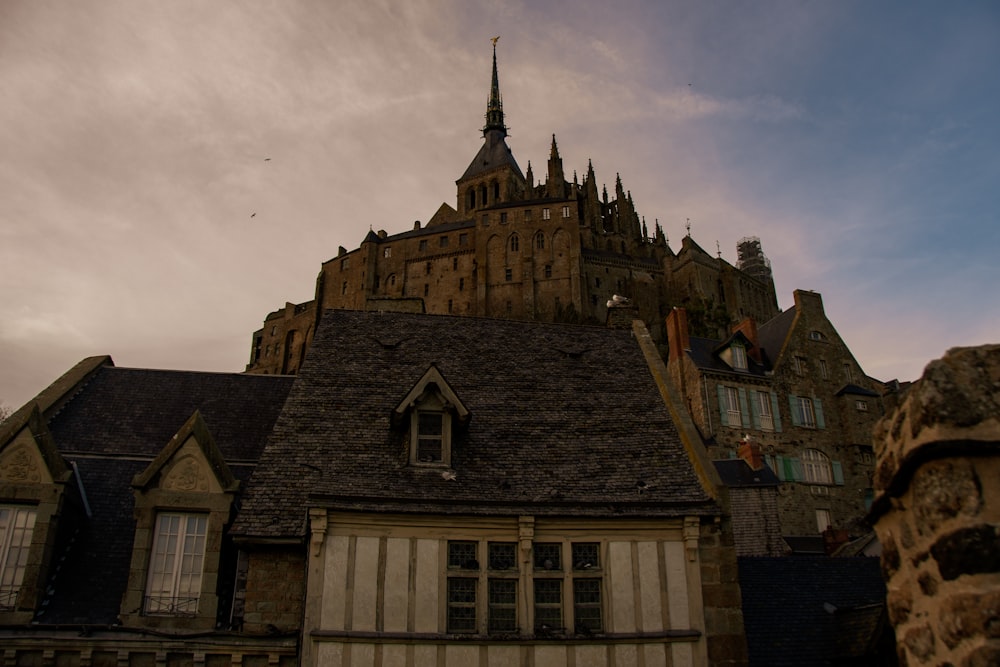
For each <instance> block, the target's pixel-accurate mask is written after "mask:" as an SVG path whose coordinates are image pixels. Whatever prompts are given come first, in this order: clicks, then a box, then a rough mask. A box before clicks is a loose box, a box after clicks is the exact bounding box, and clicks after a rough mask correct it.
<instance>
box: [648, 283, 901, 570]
mask: <svg viewBox="0 0 1000 667" xmlns="http://www.w3.org/2000/svg"><path fill="white" fill-rule="evenodd" d="M667 328H668V338H669V341H670V343H669V344H670V353H669V360H668V368H669V369H670V376H671V380H672V382H673V383H674V385H675V386H676V387H677V388H678V391H679V393H680V395H681V396H683V400H684V402H685V404H686V405H685V407H686V408H687V410H688V411H689V412H690V414H691V416H692V419H693V420H694V423H695V424H696V425H697V427H698V430H699V431H700V432H701V434H702V436H703V437H704V439H705V442H706V446H707V450H708V452H709V455H710V456H711V457H712V458H715V459H726V458H730V457H734V458H735V457H736V456H737V454H738V452H737V450H738V448H739V446H740V445H741V443H745V442H746V441H747V440H748V438H747V436H749V441H752V442H753V443H754V444H755V445H756V446H759V448H760V449H761V453H762V455H763V458H764V461H765V462H766V463H767V465H768V467H769V468H770V469H771V470H773V471H774V472H775V473H776V474H777V477H778V480H779V481H780V485H779V486H778V503H777V504H778V511H779V516H780V523H781V530H782V534H783V535H785V536H809V535H813V536H818V535H819V534H820V533H822V532H823V531H824V530H826V529H827V528H828V527H831V526H832V527H834V528H839V529H847V530H849V531H852V532H855V533H857V532H863V531H865V530H866V528H865V526H864V525H863V518H864V516H865V514H866V513H867V511H868V507H869V505H870V503H871V498H872V473H873V471H874V457H873V451H872V444H871V431H872V428H873V427H874V425H875V423H876V422H877V421H878V419H879V418H880V417H881V415H882V413H883V409H882V399H881V392H880V391H879V390H880V389H881V383H879V382H877V381H874V380H872V379H871V378H869V377H867V376H866V375H865V374H864V371H863V370H862V369H861V366H860V365H859V364H858V362H857V360H856V359H855V358H854V356H853V355H852V354H851V352H850V350H849V349H848V347H847V345H846V344H845V343H844V341H843V340H842V339H841V337H840V335H839V334H838V333H837V330H836V329H835V328H834V326H833V324H832V323H831V322H830V320H829V319H828V318H827V317H826V314H825V312H824V310H823V301H822V297H821V296H820V295H819V294H817V293H815V292H808V291H803V290H796V292H795V306H794V307H792V308H789V309H787V310H785V311H784V312H783V313H781V314H780V315H778V316H777V317H774V318H772V319H771V320H769V321H767V322H765V323H764V324H761V325H759V326H758V325H757V323H756V322H754V321H753V320H752V319H747V320H745V321H743V322H741V323H740V324H739V325H738V326H736V327H734V331H733V333H732V334H731V335H730V336H729V337H728V338H725V339H723V340H718V339H708V338H701V337H697V336H693V335H691V334H690V332H689V330H688V324H687V317H686V313H685V311H684V310H683V309H676V310H674V311H672V312H671V314H670V317H669V318H668V320H667ZM820 551H822V549H820Z"/></svg>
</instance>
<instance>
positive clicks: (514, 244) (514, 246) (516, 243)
mask: <svg viewBox="0 0 1000 667" xmlns="http://www.w3.org/2000/svg"><path fill="white" fill-rule="evenodd" d="M520 247H521V241H520V240H519V239H518V238H517V234H513V235H512V236H511V237H510V251H511V252H517V251H518V249H519V248H520Z"/></svg>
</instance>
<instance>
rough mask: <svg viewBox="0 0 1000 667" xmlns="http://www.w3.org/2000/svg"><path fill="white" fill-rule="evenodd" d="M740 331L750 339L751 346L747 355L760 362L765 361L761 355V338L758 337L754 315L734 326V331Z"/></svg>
mask: <svg viewBox="0 0 1000 667" xmlns="http://www.w3.org/2000/svg"><path fill="white" fill-rule="evenodd" d="M737 331H739V332H740V333H742V334H743V335H744V336H746V337H747V340H749V341H750V344H751V346H752V347H751V348H750V349H749V350H747V356H748V357H750V358H751V359H753V360H754V361H756V362H757V363H758V364H760V363H763V360H762V359H761V356H760V340H759V339H758V337H757V321H756V320H754V319H753V318H752V317H746V318H744V319H743V321H742V322H740V323H739V324H737V325H736V326H734V327H733V331H732V332H733V333H736V332H737Z"/></svg>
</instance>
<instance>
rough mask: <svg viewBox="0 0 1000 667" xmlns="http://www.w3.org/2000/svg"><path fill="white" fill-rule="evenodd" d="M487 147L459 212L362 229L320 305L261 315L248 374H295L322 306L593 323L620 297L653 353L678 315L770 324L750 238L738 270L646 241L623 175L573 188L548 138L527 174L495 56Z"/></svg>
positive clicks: (719, 327) (590, 177) (762, 275)
mask: <svg viewBox="0 0 1000 667" xmlns="http://www.w3.org/2000/svg"><path fill="white" fill-rule="evenodd" d="M483 138H484V141H483V145H482V147H481V148H480V149H479V151H478V152H477V153H476V155H475V157H474V158H473V159H472V161H471V162H470V163H469V165H468V167H467V168H466V169H465V171H464V172H463V173H462V175H461V176H460V177H459V178H458V179H457V180H456V182H455V184H456V198H455V200H454V201H455V205H454V206H452V205H450V204H447V203H443V204H441V206H440V208H439V209H438V210H437V212H436V213H435V214H434V215H433V217H431V219H430V220H429V221H428V222H427V224H426V225H422V224H421V223H420V222H417V223H414V225H413V228H412V229H411V230H408V231H404V232H400V233H395V234H387V233H386V232H385V231H378V232H375V231H369V232H368V234H367V235H366V236H365V237H364V239H363V240H362V241H361V245H360V246H359V247H358V248H356V249H354V250H350V251H348V250H346V249H345V248H343V247H341V248H340V249H339V252H338V254H337V256H336V257H335V258H333V259H330V260H328V261H326V262H324V263H323V265H322V268H321V270H320V274H319V277H318V279H317V283H316V296H315V299H313V300H311V301H308V302H306V303H302V304H291V303H289V304H287V305H286V306H285V307H284V308H282V309H279V310H276V311H274V312H272V313H270V314H269V315H268V316H267V317H266V319H265V321H264V326H263V327H262V328H261V329H260V330H258V331H257V332H255V333H254V334H253V341H252V345H251V356H250V362H249V363H248V364H247V371H248V372H252V373H295V372H296V371H297V369H298V367H299V365H300V363H301V359H302V358H303V355H304V350H305V348H307V347H308V345H309V343H310V341H311V339H312V335H313V331H314V330H315V326H316V323H317V321H318V319H319V317H320V315H321V313H322V312H323V311H324V310H326V309H348V310H406V311H410V312H426V313H434V314H449V315H468V316H478V317H495V318H505V319H521V320H539V321H544V322H587V323H595V324H601V323H603V322H604V321H605V317H606V314H607V313H606V310H607V308H606V304H607V302H608V300H609V299H611V297H612V296H613V295H615V294H618V295H622V296H626V297H629V298H630V299H631V301H632V303H633V304H635V305H636V306H637V307H638V309H639V316H640V317H641V319H642V320H643V321H644V322H645V323H646V326H647V328H649V329H650V331H651V333H652V334H653V337H654V339H656V340H657V341H661V342H662V340H663V327H662V324H663V319H664V317H665V316H666V314H667V313H668V312H669V310H670V308H671V307H673V306H684V307H686V308H687V309H688V310H689V312H690V313H691V316H692V318H693V319H695V320H696V322H695V324H696V326H698V327H701V328H703V329H704V330H705V331H706V332H711V333H712V334H715V335H721V334H722V333H724V332H725V331H726V329H727V327H728V325H729V323H730V322H735V321H739V320H741V319H743V318H744V317H753V318H755V319H756V320H758V321H761V322H763V321H766V320H768V319H770V318H771V317H773V316H774V315H776V314H777V313H778V305H777V297H776V295H775V290H774V281H773V279H772V277H771V269H770V263H769V262H768V261H767V258H766V257H765V256H764V254H763V252H762V250H761V246H760V240H759V239H756V238H748V239H743V240H742V241H741V242H740V246H739V247H740V250H739V253H740V258H741V261H740V262H739V263H738V266H737V267H734V266H733V265H731V264H729V263H728V262H726V261H725V260H723V259H722V258H721V256H720V257H715V256H712V255H710V254H708V253H706V252H705V251H704V250H703V249H702V248H700V247H699V246H698V244H697V243H695V242H694V240H693V239H692V238H691V236H690V234H689V235H688V236H686V237H685V238H684V239H683V241H682V242H681V248H680V250H679V251H677V252H675V251H674V250H672V249H671V248H670V246H669V245H668V243H667V239H666V236H665V234H664V233H663V230H662V229H661V228H660V226H659V224H658V223H657V224H655V225H654V229H653V231H652V233H650V231H649V229H648V227H647V225H646V222H645V220H643V219H642V218H640V216H639V214H638V213H637V210H636V206H635V203H634V201H633V199H632V195H631V192H629V191H628V190H626V189H625V187H624V186H623V184H622V181H621V178H619V177H616V179H615V185H614V189H613V192H612V193H611V194H609V192H608V189H607V187H606V186H603V185H599V182H598V180H597V176H596V175H595V172H594V168H593V165H592V164H588V165H587V168H586V170H585V171H584V175H583V179H582V181H581V180H580V179H579V178H578V177H577V176H576V173H575V172H574V175H573V177H572V180H569V179H568V178H567V174H566V171H565V170H564V167H563V162H562V158H561V157H560V155H559V148H558V145H557V144H556V139H555V137H554V136H553V138H552V143H551V146H550V149H549V157H548V162H547V164H546V168H545V171H544V173H543V174H542V176H543V179H542V180H540V181H536V177H535V174H534V171H533V169H532V167H531V165H530V164H529V166H528V169H527V173H523V172H522V170H521V168H520V166H519V165H518V163H517V161H516V160H515V158H514V154H513V153H512V152H511V149H510V147H509V146H508V144H507V127H506V125H505V123H504V112H503V105H502V100H501V96H500V86H499V79H498V75H497V65H496V50H495V48H494V53H493V77H492V84H491V87H490V96H489V101H488V104H487V110H486V125H485V127H484V128H483ZM743 263H746V265H747V266H748V267H749V268H748V270H746V271H744V270H741V269H740V268H738V267H739V266H742V265H743Z"/></svg>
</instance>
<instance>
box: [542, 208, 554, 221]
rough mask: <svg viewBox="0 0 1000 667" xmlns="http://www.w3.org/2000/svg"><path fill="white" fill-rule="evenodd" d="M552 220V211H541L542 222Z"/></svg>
mask: <svg viewBox="0 0 1000 667" xmlns="http://www.w3.org/2000/svg"><path fill="white" fill-rule="evenodd" d="M551 218H552V211H551V210H550V209H547V208H543V209H542V220H550V219H551Z"/></svg>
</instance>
